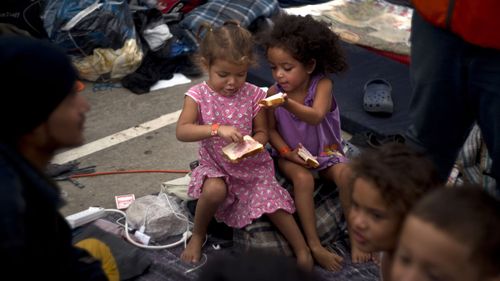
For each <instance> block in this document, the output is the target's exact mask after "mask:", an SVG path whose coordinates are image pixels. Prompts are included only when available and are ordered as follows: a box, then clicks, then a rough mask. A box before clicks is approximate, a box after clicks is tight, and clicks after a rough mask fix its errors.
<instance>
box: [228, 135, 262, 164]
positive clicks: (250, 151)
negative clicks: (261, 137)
mask: <svg viewBox="0 0 500 281" xmlns="http://www.w3.org/2000/svg"><path fill="white" fill-rule="evenodd" d="M262 150H264V146H263V145H262V144H261V143H260V142H258V141H256V140H254V139H253V138H252V137H251V136H249V135H246V136H244V137H243V141H242V142H233V143H230V144H228V145H226V146H225V147H223V148H222V153H224V156H226V157H227V159H229V161H231V162H234V163H236V162H238V161H240V160H241V159H243V158H245V157H248V156H252V155H255V154H257V153H260V152H261V151H262Z"/></svg>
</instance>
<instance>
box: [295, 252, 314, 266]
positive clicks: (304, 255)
mask: <svg viewBox="0 0 500 281" xmlns="http://www.w3.org/2000/svg"><path fill="white" fill-rule="evenodd" d="M295 256H296V257H297V265H298V266H299V267H300V268H302V269H304V270H306V271H312V270H313V267H314V260H313V257H312V256H311V253H310V252H309V249H307V250H304V251H300V252H297V253H295Z"/></svg>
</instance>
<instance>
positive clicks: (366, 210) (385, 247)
mask: <svg viewBox="0 0 500 281" xmlns="http://www.w3.org/2000/svg"><path fill="white" fill-rule="evenodd" d="M351 199H352V206H351V209H350V211H349V224H350V226H351V229H350V230H351V233H350V234H349V235H350V237H351V240H352V241H353V243H355V244H356V246H357V247H358V248H359V249H360V250H361V251H364V252H367V253H371V252H378V251H392V250H394V248H395V246H396V240H397V234H398V229H399V225H400V220H401V219H400V216H399V215H398V214H396V212H394V211H392V210H391V209H389V208H388V206H387V203H386V202H385V201H384V200H383V198H382V196H381V195H380V192H379V190H378V189H377V188H376V187H375V185H374V184H373V183H372V182H370V181H368V180H366V179H363V178H357V179H356V180H355V182H354V185H353V190H352V198H351Z"/></svg>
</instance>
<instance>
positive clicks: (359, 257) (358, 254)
mask: <svg viewBox="0 0 500 281" xmlns="http://www.w3.org/2000/svg"><path fill="white" fill-rule="evenodd" d="M351 258H352V262H353V263H361V262H367V261H369V260H370V259H371V258H372V255H371V254H370V253H365V252H363V251H361V250H360V249H358V248H357V247H356V246H354V245H353V246H351Z"/></svg>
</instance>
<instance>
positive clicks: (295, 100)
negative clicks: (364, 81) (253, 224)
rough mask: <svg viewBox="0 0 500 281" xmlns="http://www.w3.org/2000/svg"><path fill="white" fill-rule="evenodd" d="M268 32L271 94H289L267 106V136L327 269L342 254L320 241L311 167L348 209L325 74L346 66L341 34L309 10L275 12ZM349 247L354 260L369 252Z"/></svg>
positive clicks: (343, 167) (266, 44)
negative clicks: (307, 155)
mask: <svg viewBox="0 0 500 281" xmlns="http://www.w3.org/2000/svg"><path fill="white" fill-rule="evenodd" d="M266 35H267V36H265V37H263V40H264V42H263V44H264V47H265V49H266V54H267V58H268V61H269V63H270V65H271V70H272V74H273V78H274V79H275V80H276V82H277V83H276V84H275V85H273V86H272V87H270V89H269V91H268V95H272V94H275V93H278V92H282V93H285V94H286V102H285V103H284V104H282V105H281V106H278V107H275V108H271V109H270V110H268V112H269V114H268V119H269V127H270V128H269V140H270V142H271V144H272V145H273V147H274V148H275V149H276V151H278V152H279V154H280V158H279V160H278V167H279V169H280V171H282V172H283V173H284V175H285V176H286V177H287V178H289V179H290V180H291V181H292V183H293V186H294V190H293V194H294V200H295V206H296V208H297V212H298V214H299V218H300V221H301V223H302V228H303V230H304V234H305V236H306V240H307V242H308V245H309V248H310V249H311V253H312V255H313V257H314V259H315V260H316V262H318V263H319V264H320V265H321V266H322V267H323V268H325V269H327V270H339V269H340V266H341V262H342V258H341V257H340V256H338V255H336V254H334V253H332V252H330V251H328V250H327V249H326V248H325V247H324V246H322V245H321V243H320V240H319V237H318V233H317V229H316V217H315V213H314V201H313V191H314V178H313V173H312V172H318V173H319V176H321V177H324V178H326V179H328V180H331V181H333V182H335V184H336V185H337V187H338V188H339V194H340V202H341V205H342V207H343V210H344V213H345V214H347V211H348V209H349V196H350V191H349V189H348V187H349V182H350V174H351V173H350V170H349V168H348V167H347V164H346V161H347V159H346V157H344V154H343V152H342V142H341V131H340V117H339V109H338V106H337V103H336V101H335V98H334V96H333V82H332V80H331V79H330V78H328V77H327V74H328V73H336V72H340V71H342V70H343V69H344V68H345V67H346V64H345V61H344V59H343V57H342V53H341V50H340V48H339V46H338V40H339V39H338V36H337V35H336V34H335V33H333V32H332V31H331V30H330V29H329V28H328V27H327V26H326V25H324V24H322V23H320V22H318V21H315V20H314V19H313V18H312V17H311V16H306V17H302V16H294V15H287V14H283V15H281V16H280V17H279V18H277V19H276V20H275V22H274V26H273V28H272V30H270V31H269V34H266ZM300 145H302V146H303V147H305V148H306V149H307V150H309V151H310V152H311V154H312V155H313V156H316V157H317V160H318V162H319V167H317V168H314V169H313V168H312V167H309V166H308V164H307V163H306V162H305V161H304V160H303V159H302V158H300V157H299V155H298V152H297V151H298V147H299V146H300ZM346 217H347V215H346ZM351 250H352V251H351V252H352V259H353V261H354V262H362V261H366V260H368V259H369V258H370V255H369V254H368V253H363V252H361V251H359V250H358V249H357V248H355V247H354V248H352V249H351Z"/></svg>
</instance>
